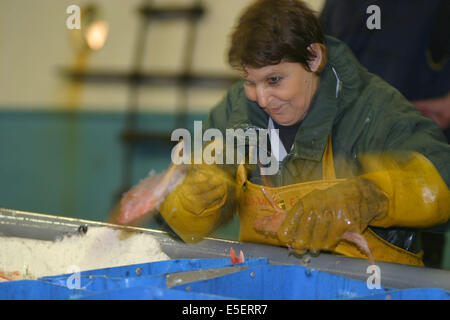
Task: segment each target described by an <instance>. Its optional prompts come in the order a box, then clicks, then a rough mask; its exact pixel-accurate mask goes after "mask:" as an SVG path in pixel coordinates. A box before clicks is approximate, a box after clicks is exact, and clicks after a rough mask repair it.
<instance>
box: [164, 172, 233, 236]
mask: <svg viewBox="0 0 450 320" xmlns="http://www.w3.org/2000/svg"><path fill="white" fill-rule="evenodd" d="M235 185H236V183H235V181H234V179H232V178H231V177H230V176H229V175H228V174H227V173H225V172H224V171H223V170H221V169H220V168H219V167H218V166H216V165H207V164H201V165H192V166H190V168H189V172H188V174H187V176H186V178H185V179H184V181H183V182H182V183H181V184H180V185H179V186H178V187H177V188H175V190H173V191H172V192H171V193H170V194H169V196H168V197H167V198H166V200H165V201H164V202H163V203H162V204H161V206H160V212H161V215H162V216H163V217H164V219H165V220H166V222H167V223H168V224H169V225H170V227H171V228H172V229H173V230H174V231H175V232H176V233H177V234H178V235H179V236H180V237H181V238H182V239H183V240H184V241H185V242H197V241H199V240H201V239H202V238H203V237H204V236H207V235H208V234H209V233H210V232H211V231H213V230H214V229H215V228H216V227H217V226H219V225H220V224H221V223H222V222H223V221H224V220H226V219H227V218H229V217H231V215H232V214H233V213H234V210H235V204H236V201H235V198H236V194H235V193H236V187H235Z"/></svg>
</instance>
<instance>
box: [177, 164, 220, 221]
mask: <svg viewBox="0 0 450 320" xmlns="http://www.w3.org/2000/svg"><path fill="white" fill-rule="evenodd" d="M218 170H219V169H217V167H216V166H213V165H195V166H192V168H191V169H190V170H189V173H188V174H187V176H186V178H185V180H184V182H183V184H182V185H181V186H180V188H179V189H178V190H177V194H178V197H179V199H180V203H181V205H182V206H183V208H184V209H185V210H187V211H189V212H191V213H193V214H195V215H200V214H202V213H203V212H205V211H207V210H208V209H210V208H213V207H216V206H218V205H220V204H221V203H223V202H224V199H225V197H226V194H227V190H226V184H225V183H224V181H223V176H222V175H221V174H219V173H218Z"/></svg>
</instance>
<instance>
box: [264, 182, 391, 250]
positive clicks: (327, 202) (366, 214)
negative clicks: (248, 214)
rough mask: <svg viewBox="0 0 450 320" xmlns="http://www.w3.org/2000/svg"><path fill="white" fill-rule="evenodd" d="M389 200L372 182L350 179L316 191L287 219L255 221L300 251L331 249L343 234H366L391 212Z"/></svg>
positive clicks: (296, 207)
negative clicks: (371, 224) (366, 231)
mask: <svg viewBox="0 0 450 320" xmlns="http://www.w3.org/2000/svg"><path fill="white" fill-rule="evenodd" d="M387 210H388V199H387V197H386V196H385V195H384V193H383V192H382V191H381V190H380V188H379V187H378V186H376V185H375V184H374V183H373V182H372V181H370V180H367V179H362V178H354V179H349V180H347V181H344V182H341V183H338V184H336V185H335V186H333V187H330V188H328V189H325V190H314V191H312V192H310V193H308V194H307V195H306V196H304V197H303V198H302V199H300V200H299V201H298V202H297V203H296V204H295V205H294V206H293V207H292V209H291V210H289V211H288V212H287V213H286V214H285V217H284V218H283V214H281V213H278V214H276V215H274V216H272V217H268V218H264V219H259V220H257V221H255V228H256V229H257V230H260V231H264V232H276V234H277V236H278V238H279V240H280V241H282V242H283V243H286V244H288V245H289V246H290V247H291V248H293V249H294V250H295V251H296V252H299V253H302V252H305V251H307V250H311V251H317V250H324V249H325V250H327V249H331V248H333V247H335V246H336V245H337V243H338V242H339V241H340V240H341V237H342V235H343V234H344V233H345V232H347V231H349V232H357V233H362V232H363V231H364V229H365V228H366V227H367V226H368V224H369V223H370V222H371V221H372V220H373V219H376V218H380V217H382V216H383V215H384V214H386V213H387Z"/></svg>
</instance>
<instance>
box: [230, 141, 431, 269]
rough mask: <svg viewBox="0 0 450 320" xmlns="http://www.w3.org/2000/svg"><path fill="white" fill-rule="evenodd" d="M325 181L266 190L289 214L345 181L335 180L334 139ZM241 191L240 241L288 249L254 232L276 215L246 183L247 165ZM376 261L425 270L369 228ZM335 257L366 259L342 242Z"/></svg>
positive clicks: (259, 192) (325, 161)
mask: <svg viewBox="0 0 450 320" xmlns="http://www.w3.org/2000/svg"><path fill="white" fill-rule="evenodd" d="M322 177H323V180H317V181H311V182H302V183H297V184H292V185H288V186H282V187H265V188H266V190H268V191H269V192H270V193H272V194H275V195H276V198H277V201H278V202H279V206H280V207H281V208H282V209H284V210H290V209H291V208H292V207H293V205H294V204H295V203H296V202H297V201H298V200H299V199H301V198H302V197H304V196H305V195H306V194H308V193H309V192H311V191H313V190H315V189H319V190H324V189H327V188H329V187H331V186H333V185H335V184H336V183H339V182H342V181H344V180H345V179H336V174H335V170H334V162H333V151H332V145H331V138H330V139H328V143H327V146H326V148H325V152H324V156H323V160H322ZM237 184H238V188H240V189H241V190H242V193H241V194H240V199H239V216H240V225H241V227H240V233H239V240H240V241H247V242H257V243H267V244H272V245H279V246H286V243H282V242H281V241H280V240H278V238H277V237H276V236H275V235H273V236H272V235H264V234H263V233H261V232H257V231H256V230H255V229H254V228H253V221H254V220H255V219H258V218H261V217H265V216H270V215H273V214H274V213H275V212H274V210H273V208H272V207H271V205H270V203H269V201H268V200H267V199H266V197H265V196H264V194H263V192H262V190H261V186H260V185H257V184H254V183H251V182H250V181H248V179H247V172H246V169H245V167H244V165H242V164H241V165H240V166H239V169H238V172H237ZM363 236H364V237H365V238H366V240H367V242H368V244H369V247H370V249H371V250H372V253H373V256H374V258H375V260H380V261H386V262H393V263H401V264H409V265H415V266H423V262H422V255H423V253H422V252H421V253H420V254H413V253H411V252H409V251H407V250H404V249H402V248H399V247H397V246H395V245H393V244H391V243H389V242H387V241H385V240H384V239H382V238H380V237H379V236H378V235H376V234H375V232H373V231H372V230H370V229H369V228H367V229H366V231H365V232H364V233H363ZM333 252H334V253H337V254H342V255H345V256H349V257H355V258H367V257H366V256H365V255H364V254H363V253H361V252H360V251H359V250H358V248H357V247H356V246H355V245H353V244H351V243H349V242H346V241H341V242H340V243H339V244H338V246H337V247H336V248H335V249H334V250H333Z"/></svg>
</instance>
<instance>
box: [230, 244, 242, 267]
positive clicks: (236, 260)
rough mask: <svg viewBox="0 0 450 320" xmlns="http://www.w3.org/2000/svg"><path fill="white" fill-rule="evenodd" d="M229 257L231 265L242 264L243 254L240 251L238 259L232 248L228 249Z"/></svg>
mask: <svg viewBox="0 0 450 320" xmlns="http://www.w3.org/2000/svg"><path fill="white" fill-rule="evenodd" d="M230 257H231V264H239V263H244V262H245V258H244V253H243V252H242V250H241V251H240V252H239V258H237V257H236V252H234V250H233V248H230Z"/></svg>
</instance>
